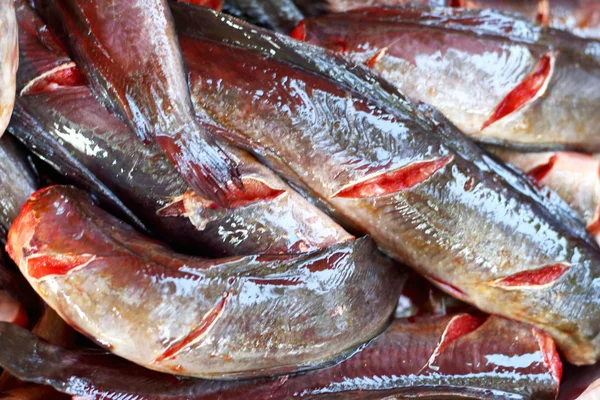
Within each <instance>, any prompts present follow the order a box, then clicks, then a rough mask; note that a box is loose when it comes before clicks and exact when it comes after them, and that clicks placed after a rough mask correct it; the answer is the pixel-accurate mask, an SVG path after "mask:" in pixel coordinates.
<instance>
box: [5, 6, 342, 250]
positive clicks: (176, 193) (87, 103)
mask: <svg viewBox="0 0 600 400" xmlns="http://www.w3.org/2000/svg"><path fill="white" fill-rule="evenodd" d="M17 15H18V17H19V24H20V25H19V27H20V41H21V46H20V48H21V57H20V58H21V63H22V67H21V68H20V70H19V75H18V77H19V81H20V82H22V83H21V85H20V92H21V94H20V95H19V96H18V100H17V102H18V105H17V109H16V112H15V116H14V118H13V123H12V125H11V128H10V129H11V132H12V133H13V135H15V136H16V137H17V138H18V139H19V140H21V141H23V142H24V143H25V144H26V145H27V147H28V148H30V149H32V150H33V151H34V152H35V153H36V154H37V155H38V156H39V157H41V158H42V159H44V160H46V161H47V162H48V163H50V164H51V165H52V166H54V167H55V168H56V169H57V170H58V171H59V172H60V173H61V174H62V175H63V176H65V177H67V178H68V179H70V181H72V182H74V183H76V184H77V185H79V186H81V187H83V188H85V189H86V190H89V191H91V192H92V193H94V194H95V195H96V196H98V198H100V199H101V200H103V204H104V205H108V206H109V207H110V208H111V210H113V211H114V212H116V213H118V215H119V216H122V217H123V218H126V219H127V220H128V221H133V222H134V223H135V222H136V221H137V224H136V225H138V226H142V227H143V228H145V229H147V230H149V231H151V232H153V233H155V234H156V235H157V236H159V237H161V238H163V239H164V240H166V241H168V242H169V243H171V244H172V245H173V246H174V247H177V248H179V249H184V250H186V251H188V252H190V251H191V252H194V253H205V254H211V255H213V256H227V255H248V254H283V253H300V252H309V251H314V250H317V249H320V248H322V247H326V246H329V245H332V244H335V243H338V242H343V241H346V240H350V239H352V236H351V235H350V234H348V233H347V232H345V231H344V230H343V229H342V228H341V227H340V226H339V225H338V224H336V223H334V222H333V221H332V220H331V219H330V218H329V217H328V216H326V215H325V214H324V213H323V212H321V211H319V210H318V209H317V208H316V207H315V206H313V205H312V204H310V203H309V202H308V201H306V200H304V199H303V198H302V197H301V196H300V195H299V194H298V193H296V191H295V190H293V189H292V188H290V187H289V186H288V185H287V184H285V183H284V182H283V181H282V180H281V179H279V178H278V177H277V176H276V175H275V174H274V173H273V172H271V171H270V170H269V169H268V168H266V167H264V166H263V165H262V164H261V163H259V162H258V161H257V160H256V159H255V158H254V157H253V156H251V155H250V154H248V153H246V152H244V151H242V150H239V149H235V148H233V147H228V146H226V145H222V146H224V147H227V148H228V149H229V152H230V154H232V156H233V157H235V160H236V163H237V164H238V165H239V171H240V174H241V175H240V176H241V179H242V181H243V182H244V183H245V186H246V192H245V193H240V192H237V193H235V194H234V195H233V196H232V201H231V206H230V207H220V206H218V205H217V204H216V203H214V202H212V201H210V200H208V199H205V198H203V197H201V196H199V195H197V194H195V193H194V192H193V191H192V190H191V189H190V188H189V186H188V185H187V184H186V182H185V181H184V180H183V179H182V178H181V176H180V175H179V174H178V172H177V170H176V169H175V168H174V167H173V166H172V165H171V163H170V162H169V160H168V159H167V158H166V157H165V156H164V155H163V154H162V152H161V151H160V149H159V148H158V147H157V146H156V145H153V144H144V143H142V142H140V141H139V140H137V137H136V136H135V134H134V133H133V132H132V130H131V129H130V128H129V127H128V126H127V124H125V123H124V122H122V121H121V120H120V119H118V118H117V117H115V116H114V115H112V114H110V112H109V111H108V110H107V109H106V108H104V107H103V106H102V105H101V104H100V103H98V102H97V101H96V99H95V98H94V96H93V94H92V92H91V91H90V89H89V88H88V87H87V85H86V82H85V80H82V77H81V75H80V72H79V70H78V68H77V66H75V64H74V63H73V62H72V60H71V59H70V58H69V57H68V56H67V55H66V53H65V51H64V49H61V48H60V46H59V45H57V46H54V48H55V50H54V51H50V50H49V49H48V46H44V45H43V44H44V43H47V42H48V39H46V37H48V36H50V37H52V31H51V30H50V29H49V28H48V27H47V26H46V25H45V24H44V23H43V22H42V21H41V20H40V19H39V18H38V17H37V16H36V15H35V13H34V12H33V10H31V9H30V8H29V6H28V5H27V4H26V3H22V4H21V5H20V6H19V7H18V9H17ZM40 32H42V34H41V33H40ZM67 70H68V71H69V72H68V75H67V76H65V75H64V74H63V72H62V71H67ZM77 76H79V77H77ZM201 123H202V124H203V125H204V126H206V127H207V129H211V126H212V125H211V124H210V122H209V121H203V122H201ZM31 193H33V190H31V191H30V192H28V193H26V195H25V197H24V198H23V199H22V202H21V204H20V205H19V209H20V206H21V205H22V204H24V201H25V200H26V198H27V197H28V196H29V195H30V194H31ZM15 213H18V210H15ZM15 216H16V214H15ZM13 218H14V217H13ZM11 222H12V220H11Z"/></svg>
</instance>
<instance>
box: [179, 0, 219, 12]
mask: <svg viewBox="0 0 600 400" xmlns="http://www.w3.org/2000/svg"><path fill="white" fill-rule="evenodd" d="M177 2H178V3H190V4H195V5H197V6H202V7H208V8H212V9H213V10H216V11H221V9H222V8H223V0H177Z"/></svg>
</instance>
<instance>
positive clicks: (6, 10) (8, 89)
mask: <svg viewBox="0 0 600 400" xmlns="http://www.w3.org/2000/svg"><path fill="white" fill-rule="evenodd" d="M18 62H19V53H18V39H17V21H16V18H15V10H14V5H13V2H12V0H2V1H0V136H1V135H2V133H4V130H5V129H6V126H7V125H8V121H10V115H11V113H12V109H13V104H14V102H15V79H16V76H15V75H16V73H17V65H18Z"/></svg>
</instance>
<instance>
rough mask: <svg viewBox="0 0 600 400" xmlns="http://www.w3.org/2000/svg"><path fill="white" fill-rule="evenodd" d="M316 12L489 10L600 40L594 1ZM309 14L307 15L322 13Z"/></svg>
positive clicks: (348, 2)
mask: <svg viewBox="0 0 600 400" xmlns="http://www.w3.org/2000/svg"><path fill="white" fill-rule="evenodd" d="M316 3H319V5H320V7H319V8H320V10H323V11H328V12H345V11H350V10H356V9H359V8H364V7H462V8H474V9H486V8H487V9H493V10H499V11H503V12H507V13H511V14H516V15H519V16H523V17H526V18H527V19H529V20H530V21H531V22H533V23H537V24H542V25H545V26H551V27H552V28H555V29H562V30H566V31H569V32H571V33H574V34H575V35H577V36H581V37H587V38H595V39H600V4H599V3H598V2H597V1H596V0H367V1H363V0H319V1H316ZM323 11H322V12H319V13H312V14H310V15H311V16H316V15H320V14H323Z"/></svg>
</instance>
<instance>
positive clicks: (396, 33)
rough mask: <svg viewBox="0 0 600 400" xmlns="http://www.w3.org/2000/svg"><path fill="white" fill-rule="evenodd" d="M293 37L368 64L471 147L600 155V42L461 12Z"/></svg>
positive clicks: (380, 20)
mask: <svg viewBox="0 0 600 400" xmlns="http://www.w3.org/2000/svg"><path fill="white" fill-rule="evenodd" d="M357 30H358V31H360V32H361V34H360V35H356V34H355V32H356V31H357ZM294 35H295V37H296V38H301V39H304V40H306V41H308V42H310V43H313V44H318V45H321V46H324V47H326V48H328V49H331V50H334V51H339V52H341V53H343V54H345V55H346V56H348V57H350V58H352V59H353V60H355V61H357V62H361V63H363V62H364V63H366V64H367V65H369V66H370V67H372V68H373V70H374V71H376V72H378V73H379V74H381V76H382V77H383V78H385V79H387V80H389V81H390V82H391V83H393V84H395V85H397V86H398V87H399V88H400V90H401V91H402V92H403V93H405V94H406V95H407V96H408V97H409V98H412V99H415V100H419V101H423V102H425V103H427V104H430V105H432V106H433V107H435V108H437V109H438V110H440V111H441V112H442V113H443V114H444V115H445V116H446V117H448V118H449V119H450V120H451V121H452V122H453V123H454V124H456V125H457V126H458V128H460V129H461V130H462V131H463V132H465V133H466V134H468V135H470V136H471V137H472V138H473V139H475V140H478V141H482V142H492V143H502V144H505V145H509V146H513V147H526V148H528V149H529V148H530V149H534V148H535V149H540V150H543V149H572V150H582V151H585V152H593V151H598V150H599V149H600V132H598V126H600V116H599V115H598V113H597V112H596V109H597V108H598V106H600V94H599V93H600V90H598V89H599V88H600V42H597V41H590V40H585V39H581V38H578V37H576V36H572V35H569V34H568V33H565V32H559V31H556V30H553V29H549V30H545V29H543V28H542V27H539V26H533V25H531V24H529V23H528V22H527V21H524V20H520V19H517V18H512V17H510V16H507V15H504V14H501V13H499V12H495V11H490V10H462V9H422V10H407V9H387V10H381V9H368V10H357V11H353V12H349V13H343V14H331V15H326V16H322V17H318V18H309V19H307V20H305V21H304V22H303V23H302V24H301V25H300V26H299V27H298V28H297V29H296V30H295V33H294ZM536 74H537V75H536ZM528 78H529V80H527V79H528ZM527 82H528V83H527ZM526 83H527V84H526Z"/></svg>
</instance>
